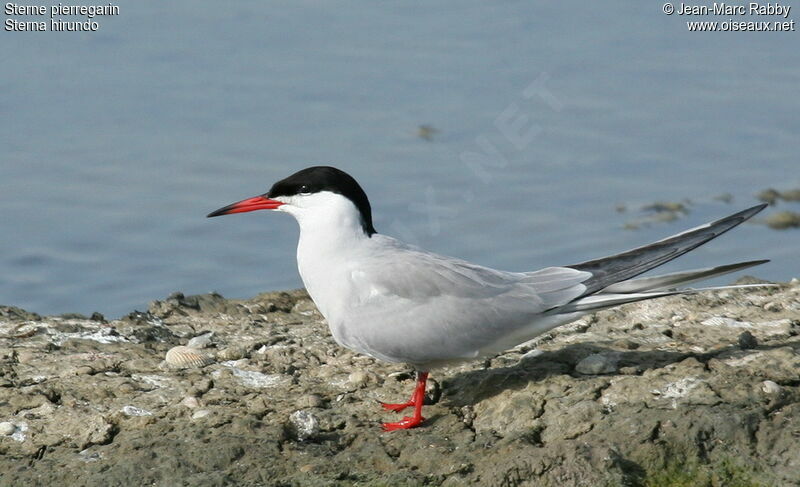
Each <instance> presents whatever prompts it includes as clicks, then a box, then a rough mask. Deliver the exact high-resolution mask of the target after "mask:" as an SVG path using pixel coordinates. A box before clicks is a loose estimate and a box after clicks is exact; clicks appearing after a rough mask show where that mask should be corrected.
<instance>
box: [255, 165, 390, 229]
mask: <svg viewBox="0 0 800 487" xmlns="http://www.w3.org/2000/svg"><path fill="white" fill-rule="evenodd" d="M320 191H330V192H331V193H336V194H340V195H342V196H344V197H345V198H347V199H349V200H350V201H352V202H353V204H354V205H355V206H356V208H357V209H358V212H359V213H360V214H361V226H362V227H363V229H364V233H366V234H367V235H372V234H374V233H377V232H376V231H375V227H373V226H372V208H371V207H370V205H369V199H368V198H367V194H366V193H365V192H364V190H363V189H361V186H360V185H359V184H358V182H356V180H355V179H353V177H352V176H350V175H349V174H347V173H346V172H344V171H342V170H341V169H336V168H335V167H331V166H314V167H308V168H306V169H303V170H301V171H298V172H296V173H294V174H292V175H291V176H289V177H288V178H285V179H281V180H280V181H278V182H277V183H275V184H273V185H272V188H270V190H269V192H268V193H267V195H266V196H267V198H275V197H277V196H294V195H297V194H307V193H319V192H320Z"/></svg>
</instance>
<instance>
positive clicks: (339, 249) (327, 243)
mask: <svg viewBox="0 0 800 487" xmlns="http://www.w3.org/2000/svg"><path fill="white" fill-rule="evenodd" d="M276 199H278V200H280V201H283V202H284V203H286V204H284V205H283V206H281V207H280V208H279V210H280V211H284V212H286V213H289V214H290V215H292V216H293V217H295V219H296V220H297V223H298V224H299V225H300V239H299V240H298V243H297V268H298V270H299V271H300V277H301V278H302V279H303V284H304V285H305V287H306V290H308V293H309V295H311V299H313V300H314V302H315V303H316V305H317V307H318V308H319V310H320V312H321V313H322V314H323V316H325V317H326V318H328V320H329V321H330V319H331V316H332V315H333V314H334V313H335V311H336V309H337V306H339V305H340V304H339V303H340V302H342V301H343V300H342V299H341V297H342V295H343V294H342V291H344V290H343V289H342V287H346V286H347V282H348V281H349V274H350V271H351V270H352V268H353V256H354V255H356V254H357V253H358V252H359V250H360V249H363V247H364V245H365V244H367V243H368V242H369V240H370V237H369V235H367V234H366V232H365V231H364V228H363V225H362V219H361V214H360V213H359V211H358V209H357V208H356V206H355V205H354V204H353V203H352V202H351V201H350V200H349V199H348V198H346V197H344V196H342V195H339V194H336V193H331V192H328V191H323V192H319V193H314V194H310V195H297V196H291V197H278V198H276Z"/></svg>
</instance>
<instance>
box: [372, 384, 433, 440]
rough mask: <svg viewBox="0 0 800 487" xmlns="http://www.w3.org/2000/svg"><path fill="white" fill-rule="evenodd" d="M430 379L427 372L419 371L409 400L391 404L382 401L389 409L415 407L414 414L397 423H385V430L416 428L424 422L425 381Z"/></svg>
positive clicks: (384, 407) (398, 409)
mask: <svg viewBox="0 0 800 487" xmlns="http://www.w3.org/2000/svg"><path fill="white" fill-rule="evenodd" d="M427 380H428V373H427V372H418V373H417V386H416V387H415V388H414V394H413V395H412V396H411V399H410V400H409V401H408V402H404V403H399V404H391V403H385V402H382V403H381V405H382V406H383V409H385V410H387V411H398V412H399V411H402V410H404V409H405V408H410V407H413V408H414V415H413V416H406V417H405V418H403V419H401V420H400V421H398V422H396V423H383V431H395V430H406V429H409V428H415V427H417V426H419V425H421V424H422V422H423V421H424V420H425V418H423V417H422V405H423V404H425V382H426V381H427Z"/></svg>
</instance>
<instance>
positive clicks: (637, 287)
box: [599, 259, 769, 294]
mask: <svg viewBox="0 0 800 487" xmlns="http://www.w3.org/2000/svg"><path fill="white" fill-rule="evenodd" d="M766 262H769V260H767V259H764V260H750V261H747V262H737V263H735V264H728V265H721V266H717V267H706V268H703V269H692V270H688V271H680V272H672V273H670V274H662V275H659V276H652V277H640V278H638V279H628V280H627V281H622V282H617V283H615V284H612V285H610V286H608V287H606V288H604V289H603V290H601V291H599V292H600V293H603V294H606V293H638V292H645V291H665V290H669V289H673V288H675V286H685V285H687V284H690V283H693V282H697V281H701V280H704V279H710V278H712V277H718V276H723V275H725V274H730V273H731V272H736V271H740V270H742V269H747V268H748V267H753V266H757V265H761V264H764V263H766Z"/></svg>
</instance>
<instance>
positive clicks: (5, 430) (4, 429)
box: [0, 421, 17, 436]
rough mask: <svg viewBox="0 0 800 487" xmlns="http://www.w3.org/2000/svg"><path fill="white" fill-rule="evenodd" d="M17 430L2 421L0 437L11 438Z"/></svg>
mask: <svg viewBox="0 0 800 487" xmlns="http://www.w3.org/2000/svg"><path fill="white" fill-rule="evenodd" d="M16 430H17V427H16V426H14V423H10V422H8V421H3V422H2V423H0V436H11V435H13V434H14V432H15V431H16Z"/></svg>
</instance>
